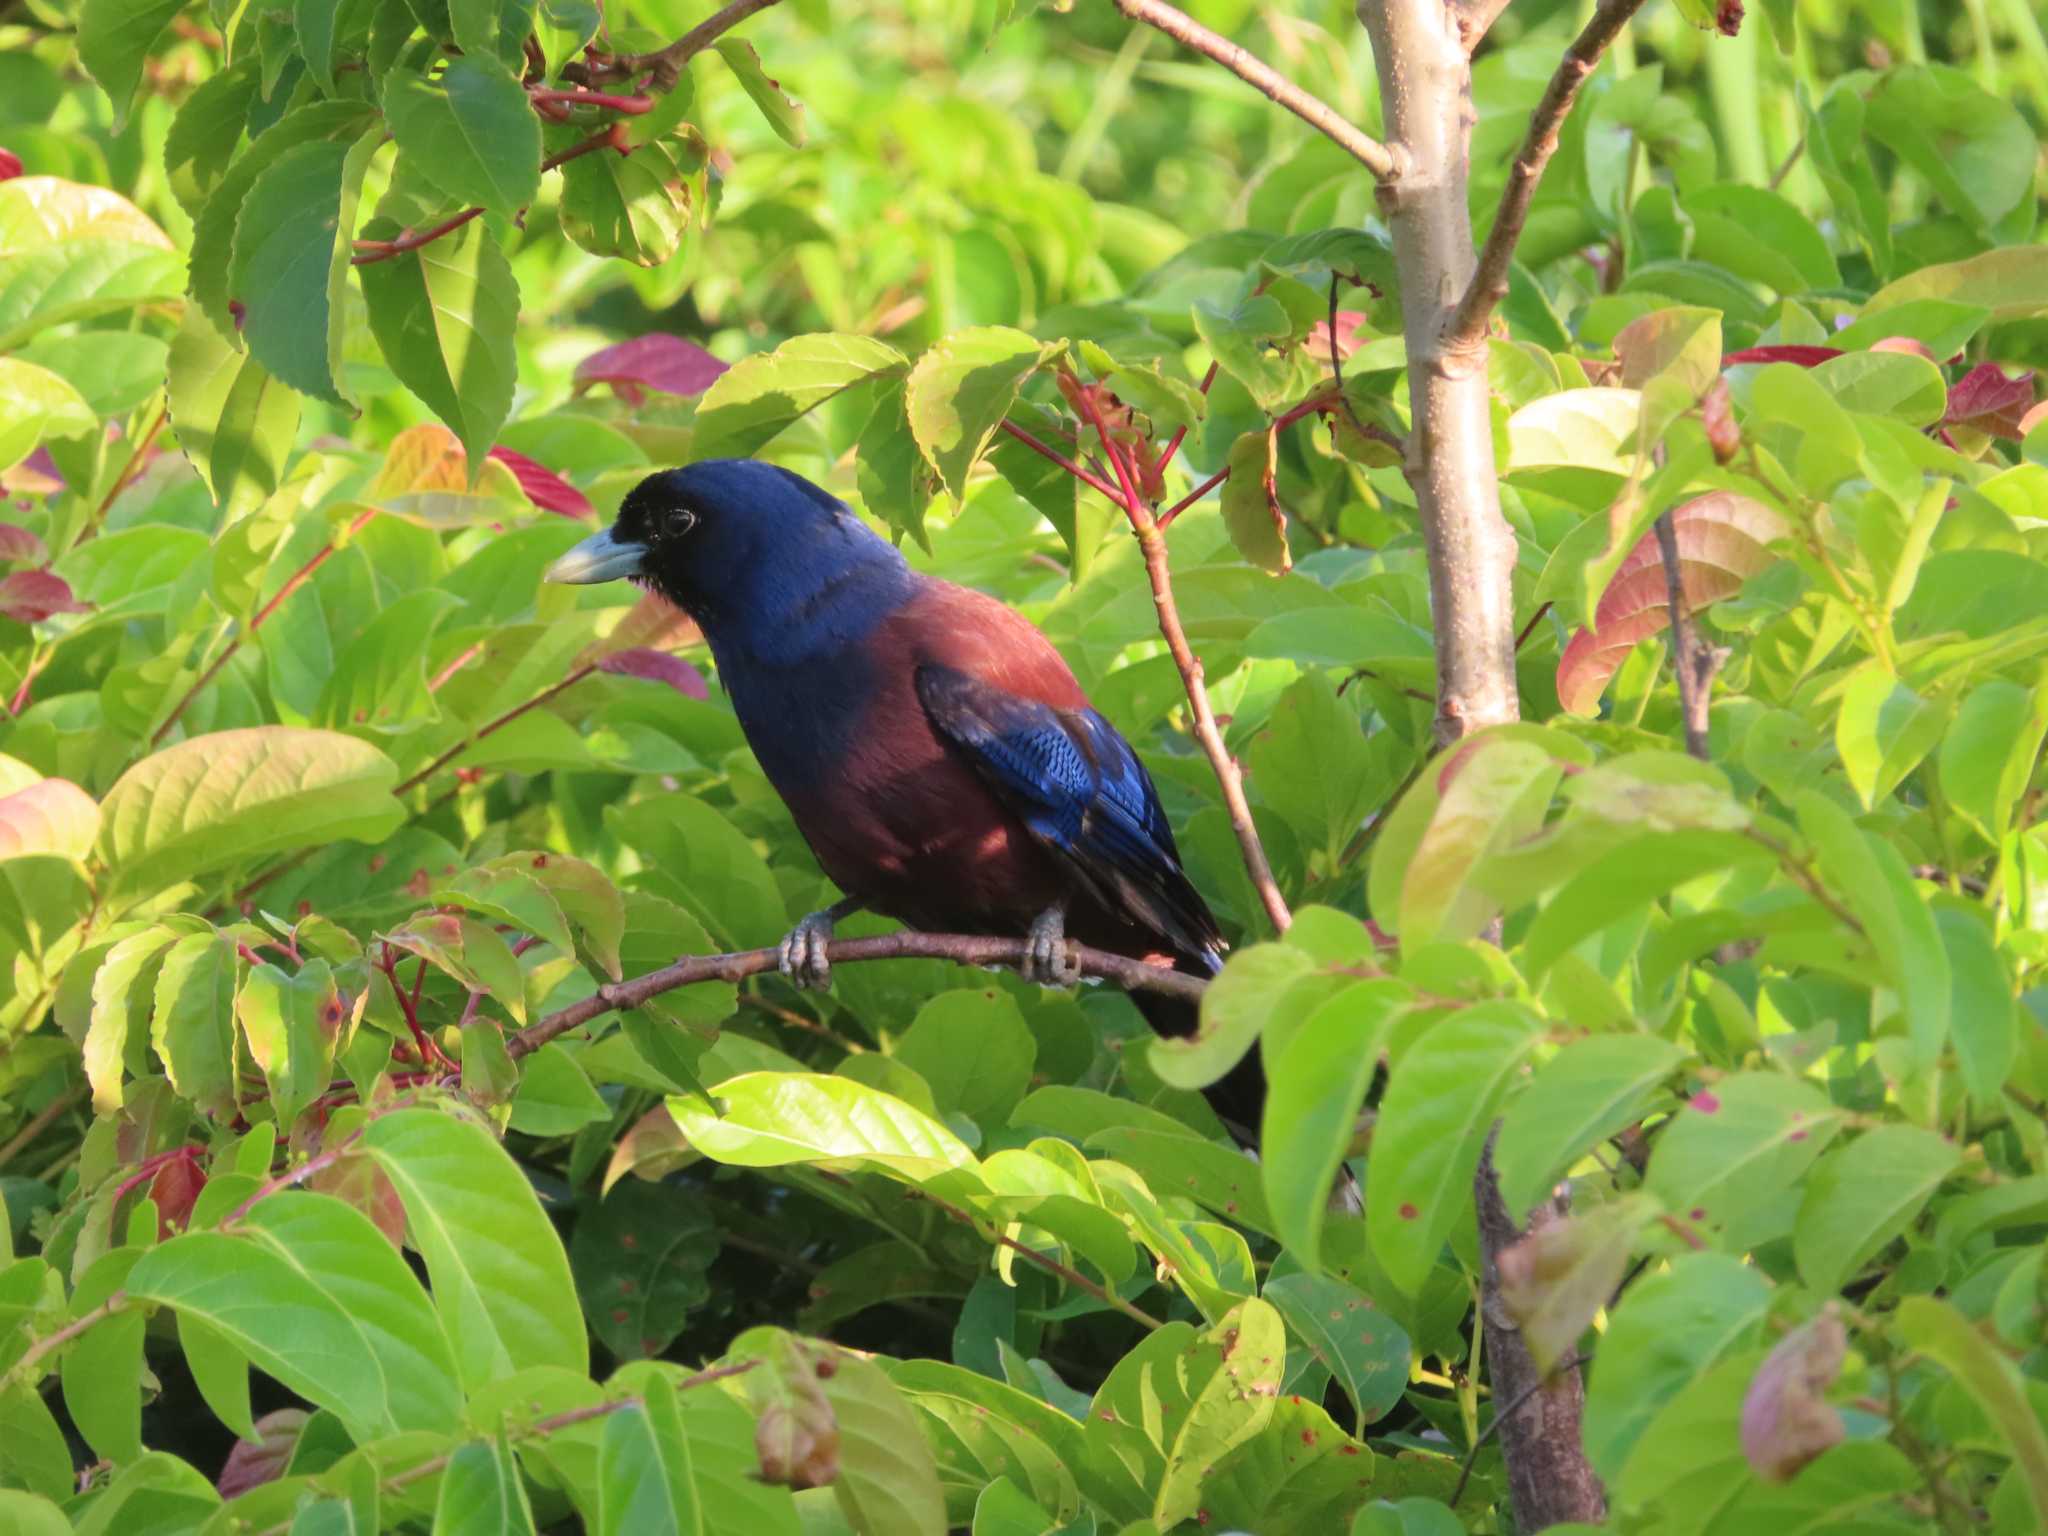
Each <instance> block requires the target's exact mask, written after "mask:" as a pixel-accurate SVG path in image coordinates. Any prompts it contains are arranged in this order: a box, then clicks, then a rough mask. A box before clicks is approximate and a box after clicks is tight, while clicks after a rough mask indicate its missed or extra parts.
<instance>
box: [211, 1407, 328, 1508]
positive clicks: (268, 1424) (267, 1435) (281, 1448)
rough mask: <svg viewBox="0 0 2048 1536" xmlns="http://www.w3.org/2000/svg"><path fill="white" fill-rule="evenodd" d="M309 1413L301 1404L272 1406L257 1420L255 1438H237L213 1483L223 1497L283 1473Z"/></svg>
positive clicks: (268, 1480) (248, 1488)
mask: <svg viewBox="0 0 2048 1536" xmlns="http://www.w3.org/2000/svg"><path fill="white" fill-rule="evenodd" d="M308 1417H310V1415H308V1414H307V1412H306V1410H305V1409H303V1408H273V1409H272V1410H271V1411H270V1412H269V1413H266V1414H264V1415H263V1416H262V1417H261V1418H259V1419H257V1420H256V1439H254V1440H253V1441H252V1440H237V1441H236V1442H235V1444H234V1447H233V1449H231V1450H230V1451H229V1452H228V1459H227V1462H226V1464H225V1465H223V1466H222V1467H221V1469H220V1476H219V1477H217V1478H215V1479H214V1483H213V1486H214V1487H215V1488H216V1489H217V1490H219V1492H220V1496H221V1497H222V1498H224V1499H232V1498H233V1497H234V1496H235V1495H236V1494H238V1493H247V1492H248V1491H249V1490H250V1489H251V1488H254V1487H256V1486H257V1485H258V1484H261V1483H267V1482H271V1481H273V1480H274V1479H276V1478H279V1477H282V1476H283V1475H284V1469H285V1468H286V1466H288V1465H289V1464H290V1462H291V1459H292V1449H293V1447H295V1446H296V1445H297V1444H298V1443H299V1431H300V1430H302V1429H304V1428H305V1427H306V1420H307V1418H308Z"/></svg>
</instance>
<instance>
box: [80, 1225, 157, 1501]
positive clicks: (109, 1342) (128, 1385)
mask: <svg viewBox="0 0 2048 1536" xmlns="http://www.w3.org/2000/svg"><path fill="white" fill-rule="evenodd" d="M141 1256H142V1250H141V1249H139V1248H116V1249H114V1250H113V1251H112V1252H110V1253H104V1254H101V1255H100V1257H99V1258H98V1259H96V1260H95V1261H94V1262H93V1265H92V1267H91V1268H90V1269H88V1270H86V1272H85V1274H84V1275H83V1276H82V1277H81V1278H80V1280H79V1282H78V1288H77V1289H76V1290H75V1291H73V1292H72V1294H71V1313H72V1316H73V1317H74V1318H78V1317H83V1316H84V1315H85V1314H86V1313H88V1312H90V1311H92V1310H93V1308H95V1307H97V1306H100V1305H101V1304H103V1303H104V1302H106V1301H107V1300H109V1299H110V1298H111V1297H112V1296H113V1295H114V1294H115V1293H116V1292H117V1291H119V1290H120V1289H121V1285H122V1282H123V1281H125V1280H126V1279H127V1278H128V1272H129V1270H131V1269H132V1268H133V1267H134V1265H135V1261H136V1260H137V1259H138V1258H140V1257H141ZM146 1324H147V1319H145V1318H144V1317H143V1315H142V1310H141V1309H140V1308H138V1307H124V1308H122V1309H120V1310H118V1311H116V1312H115V1313H114V1315H113V1316H111V1317H107V1318H102V1319H101V1320H100V1321H98V1322H96V1323H94V1324H93V1325H92V1326H91V1327H90V1328H88V1329H86V1331H85V1332H84V1333H82V1334H80V1335H79V1336H78V1338H77V1339H76V1340H74V1341H73V1342H72V1343H71V1344H70V1345H69V1346H68V1347H66V1349H65V1351H64V1358H63V1361H62V1366H61V1374H62V1379H63V1384H64V1407H65V1409H66V1411H67V1412H68V1413H69V1414H70V1415H71V1422H72V1423H73V1424H75V1425H77V1426H78V1432H79V1433H80V1434H81V1435H83V1436H84V1437H85V1441H86V1444H88V1445H90V1446H91V1447H92V1448H93V1449H94V1450H95V1451H97V1452H99V1454H100V1455H102V1456H104V1457H106V1458H107V1459H108V1460H109V1461H124V1462H125V1461H133V1460H135V1459H136V1458H137V1457H139V1456H141V1455H142V1452H143V1446H142V1334H143V1329H144V1328H145V1326H146Z"/></svg>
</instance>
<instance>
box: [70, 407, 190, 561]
mask: <svg viewBox="0 0 2048 1536" xmlns="http://www.w3.org/2000/svg"><path fill="white" fill-rule="evenodd" d="M170 419H171V407H170V402H169V401H165V402H164V403H163V404H162V405H160V406H158V407H157V413H156V415H155V416H154V417H153V418H151V420H150V423H149V425H148V426H147V427H145V428H144V429H143V432H142V435H141V436H140V437H138V438H137V439H136V440H135V451H134V452H133V453H131V454H129V455H128V462H127V464H126V465H124V466H123V467H122V470H121V473H120V474H118V475H116V476H115V477H114V486H113V489H112V490H110V491H108V492H107V494H106V496H105V497H104V498H102V499H101V501H100V504H99V507H98V508H97V509H96V510H95V511H94V512H93V515H92V523H91V527H92V528H94V529H97V528H98V527H99V525H100V524H101V523H103V522H105V521H106V517H107V513H108V512H110V511H112V510H113V506H114V503H115V502H116V501H117V500H119V499H120V495H121V493H122V492H123V491H125V490H127V489H128V487H129V486H131V485H133V484H134V483H135V482H136V480H137V479H139V478H140V477H141V475H142V471H143V470H144V469H145V468H147V467H148V465H147V462H146V461H147V460H148V458H149V449H150V445H151V444H153V443H154V442H155V441H156V436H157V434H158V433H159V432H161V431H163V429H164V423H165V422H167V421H169V420H170ZM79 542H80V543H83V542H84V540H82V539H81V540H80V541H79ZM73 547H74V548H75V547H76V546H73Z"/></svg>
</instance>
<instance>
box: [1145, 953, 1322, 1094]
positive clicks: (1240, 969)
mask: <svg viewBox="0 0 2048 1536" xmlns="http://www.w3.org/2000/svg"><path fill="white" fill-rule="evenodd" d="M1315 969H1316V965H1315V962H1314V961H1313V960H1311V959H1310V958H1309V957H1308V956H1307V955H1305V954H1303V953H1302V952H1301V951H1300V950H1298V949H1295V948H1293V947H1292V946H1290V945H1287V944H1254V945H1251V946H1250V947H1249V948H1246V949H1240V950H1237V951H1236V952H1235V953H1233V954H1232V955H1231V956H1230V958H1229V959H1228V960H1226V961H1224V963H1223V969H1222V971H1221V972H1220V973H1219V974H1218V975H1217V977H1216V979H1215V980H1214V981H1212V982H1211V983H1210V984H1209V986H1208V987H1207V989H1206V990H1204V992H1203V993H1202V1003H1201V1025H1200V1027H1199V1028H1198V1029H1197V1030H1196V1031H1195V1032H1194V1033H1193V1034H1192V1035H1188V1036H1186V1037H1185V1038H1181V1039H1169V1038H1166V1037H1163V1036H1162V1037H1158V1038H1155V1039H1154V1040H1153V1041H1152V1042H1151V1045H1150V1050H1149V1060H1150V1061H1151V1063H1152V1070H1153V1071H1154V1072H1157V1073H1158V1074H1159V1077H1160V1079H1161V1081H1163V1082H1165V1083H1168V1084H1169V1085H1171V1086H1172V1087H1175V1088H1206V1087H1207V1086H1208V1085H1209V1084H1211V1083H1214V1082H1219V1081H1221V1080H1222V1078H1223V1076H1224V1074H1225V1073H1227V1072H1228V1071H1229V1070H1230V1069H1231V1068H1232V1067H1234V1066H1236V1065H1237V1063H1238V1062H1239V1061H1240V1060H1241V1059H1243V1057H1244V1053H1245V1052H1246V1051H1248V1050H1250V1049H1251V1048H1252V1046H1253V1045H1254V1044H1255V1043H1256V1042H1257V1040H1258V1038H1259V1031H1260V1030H1262V1029H1264V1028H1265V1026H1266V1021H1267V1020H1268V1019H1269V1018H1270V1017H1271V1016H1272V1014H1273V1011H1274V1007H1275V1005H1276V1004H1277V1003H1278V1002H1279V1001H1280V997H1281V995H1282V994H1283V993H1284V992H1285V991H1286V989H1287V988H1288V986H1290V985H1291V984H1292V983H1294V982H1296V981H1299V980H1300V979H1301V978H1303V977H1304V976H1307V975H1309V974H1310V973H1311V972H1312V971H1314V970H1315Z"/></svg>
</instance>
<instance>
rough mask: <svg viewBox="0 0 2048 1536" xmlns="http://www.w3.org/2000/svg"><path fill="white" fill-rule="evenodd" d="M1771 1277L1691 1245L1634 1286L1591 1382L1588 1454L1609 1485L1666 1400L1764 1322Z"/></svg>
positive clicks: (1599, 1353) (1612, 1320)
mask: <svg viewBox="0 0 2048 1536" xmlns="http://www.w3.org/2000/svg"><path fill="white" fill-rule="evenodd" d="M1770 1303H1771V1284H1770V1282H1769V1281H1768V1280H1766V1279H1765V1278H1764V1277H1763V1275H1762V1274H1761V1273H1759V1272H1758V1271H1757V1270H1756V1269H1755V1268H1753V1267H1751V1266H1750V1265H1748V1264H1745V1263H1743V1262H1742V1260H1740V1259H1737V1258H1734V1257H1731V1256H1729V1255H1726V1254H1719V1253H1686V1254H1681V1255H1680V1256H1679V1257H1678V1258H1676V1259H1674V1260H1673V1261H1672V1263H1671V1266H1670V1267H1669V1268H1668V1269H1662V1270H1657V1271H1653V1272H1652V1273H1649V1274H1646V1275H1645V1276H1644V1277H1643V1278H1642V1279H1641V1280H1639V1281H1637V1282H1636V1283H1635V1284H1634V1285H1632V1286H1630V1287H1629V1289H1628V1291H1627V1293H1626V1294H1625V1295H1624V1296H1623V1297H1622V1301H1621V1305H1620V1306H1619V1307H1618V1308H1616V1310H1615V1312H1614V1314H1613V1316H1612V1317H1611V1318H1610V1319H1609V1321H1608V1325H1607V1334H1606V1337H1605V1338H1604V1339H1603V1340H1602V1341H1601V1348H1600V1349H1599V1350H1598V1351H1597V1352H1596V1353H1595V1355H1594V1359H1593V1369H1592V1375H1591V1379H1590V1380H1589V1382H1588V1383H1587V1387H1586V1419H1585V1446H1586V1456H1587V1459H1588V1460H1590V1461H1591V1462H1592V1463H1593V1466H1594V1469H1595V1470H1596V1471H1598V1472H1599V1473H1600V1475H1601V1476H1602V1477H1603V1478H1605V1479H1607V1481H1608V1485H1609V1486H1610V1487H1611V1486H1613V1484H1614V1481H1615V1479H1617V1478H1618V1477H1619V1476H1620V1475H1621V1470H1622V1468H1623V1467H1624V1466H1625V1465H1627V1463H1628V1458H1629V1455H1630V1452H1631V1451H1632V1450H1633V1449H1634V1447H1635V1444H1636V1441H1637V1440H1638V1439H1639V1438H1640V1437H1641V1435H1642V1433H1643V1431H1644V1430H1645V1429H1646V1428H1648V1426H1649V1424H1650V1421H1651V1420H1652V1419H1654V1418H1655V1417H1656V1415H1657V1412H1658V1410H1659V1409H1660V1408H1662V1407H1663V1406H1664V1404H1666V1403H1668V1402H1669V1401H1671V1399H1672V1398H1674V1397H1676V1396H1677V1395H1678V1394H1679V1392H1680V1391H1682V1390H1683V1389H1684V1388H1685V1386H1686V1385H1687V1384H1688V1383H1689V1382H1691V1381H1693V1380H1694V1379H1695V1378H1697V1377H1698V1376H1700V1375H1702V1374H1703V1373H1704V1372H1705V1371H1706V1370H1707V1369H1708V1368H1709V1367H1710V1366H1712V1365H1713V1364H1714V1363H1715V1362H1716V1361H1717V1360H1719V1359H1720V1358H1721V1357H1722V1356H1723V1355H1726V1354H1728V1353H1730V1352H1731V1351H1735V1350H1740V1349H1743V1348H1746V1347H1747V1346H1748V1345H1749V1344H1750V1343H1751V1342H1753V1341H1754V1340H1755V1339H1756V1337H1757V1335H1758V1331H1759V1329H1760V1328H1761V1327H1762V1324H1763V1320H1764V1314H1765V1313H1766V1312H1767V1311H1768V1310H1769V1308H1770Z"/></svg>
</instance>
